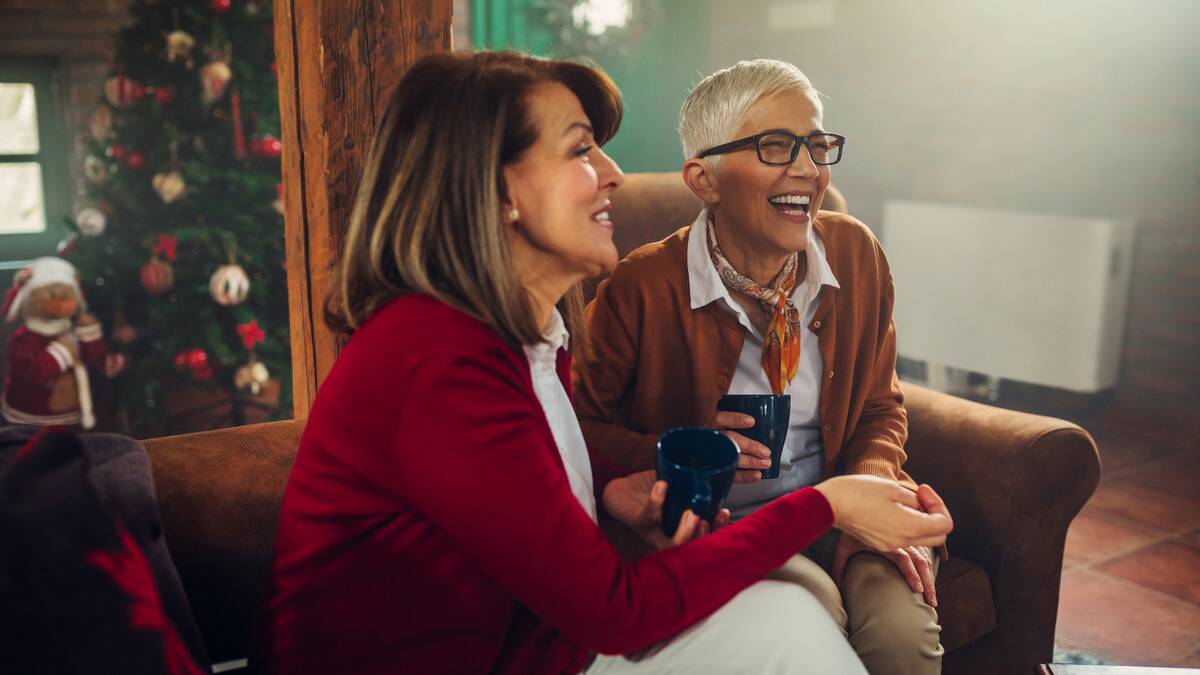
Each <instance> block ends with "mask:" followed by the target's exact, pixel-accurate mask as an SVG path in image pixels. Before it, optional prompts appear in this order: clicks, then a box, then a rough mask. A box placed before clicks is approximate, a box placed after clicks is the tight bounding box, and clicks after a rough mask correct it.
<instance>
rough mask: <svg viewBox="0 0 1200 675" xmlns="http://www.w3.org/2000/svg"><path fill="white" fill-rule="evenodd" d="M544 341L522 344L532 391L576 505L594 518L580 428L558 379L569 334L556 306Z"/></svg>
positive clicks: (588, 466) (588, 467)
mask: <svg viewBox="0 0 1200 675" xmlns="http://www.w3.org/2000/svg"><path fill="white" fill-rule="evenodd" d="M543 337H545V338H546V341H545V342H538V343H537V344H532V345H525V346H524V350H525V358H526V359H527V360H528V361H529V375H530V377H531V378H532V379H533V391H534V393H535V394H537V398H538V402H539V403H541V404H542V411H543V412H544V413H545V414H546V421H547V422H549V423H550V431H551V433H553V434H554V444H555V445H557V446H558V454H559V455H560V456H561V457H562V462H563V467H564V468H565V469H566V471H567V482H568V483H570V486H571V493H572V494H574V495H575V498H576V499H578V500H579V505H580V506H582V507H583V510H584V511H586V512H587V514H588V515H589V516H591V518H592V520H593V521H595V520H596V496H595V493H594V492H593V489H592V463H591V460H590V459H589V458H588V451H587V443H586V442H584V440H583V431H582V430H581V429H580V428H579V419H578V418H577V417H576V416H575V409H574V408H573V407H571V399H570V398H568V397H567V392H566V390H565V389H563V385H562V380H560V379H558V350H559V349H566V348H567V344H568V340H569V339H570V334H569V333H567V327H566V325H565V324H564V323H563V318H562V315H561V314H559V313H558V310H557V309H555V310H554V312H553V313H552V314H551V315H550V327H549V328H548V329H547V330H546V333H545V334H544V336H543Z"/></svg>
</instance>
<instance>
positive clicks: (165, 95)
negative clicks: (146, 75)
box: [154, 87, 175, 105]
mask: <svg viewBox="0 0 1200 675" xmlns="http://www.w3.org/2000/svg"><path fill="white" fill-rule="evenodd" d="M154 100H155V101H158V103H159V105H167V104H169V103H170V102H171V101H174V100H175V92H174V91H173V90H172V89H171V88H170V87H158V88H156V89H155V90H154Z"/></svg>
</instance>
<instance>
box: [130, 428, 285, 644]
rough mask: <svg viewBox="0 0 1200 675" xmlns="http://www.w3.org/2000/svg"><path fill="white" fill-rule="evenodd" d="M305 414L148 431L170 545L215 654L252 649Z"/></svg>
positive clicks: (208, 642) (165, 528)
mask: <svg viewBox="0 0 1200 675" xmlns="http://www.w3.org/2000/svg"><path fill="white" fill-rule="evenodd" d="M303 430H304V423H303V422H296V421H290V420H289V421H284V422H271V423H268V424H254V425H250V426H244V427H234V428H231V429H218V430H216V431H205V432H201V433H196V434H185V435H182V436H167V437H164V438H156V439H152V440H148V441H144V445H145V446H146V451H147V453H148V454H149V455H150V464H151V467H152V469H153V471H154V483H155V491H156V493H157V495H158V504H159V510H160V512H161V513H162V521H163V531H164V534H165V535H166V539H167V546H168V547H169V548H170V550H171V556H172V557H173V558H174V560H175V567H176V569H178V570H179V577H180V579H181V580H182V581H183V587H184V590H185V591H186V592H187V595H188V600H189V602H190V603H191V605H192V612H193V614H195V617H196V624H197V625H198V626H199V628H200V633H201V635H203V637H204V641H205V645H206V646H207V647H208V653H209V658H211V659H212V661H213V663H220V662H222V661H228V660H232V659H240V658H245V657H247V656H248V655H249V654H250V649H251V639H252V629H253V624H254V617H255V614H256V613H257V611H258V607H259V605H260V604H261V601H262V598H263V593H264V591H265V590H266V581H267V576H268V574H269V573H270V568H271V559H272V555H273V552H274V549H275V533H276V530H277V529H278V527H279V511H280V508H281V506H282V503H283V488H284V486H285V485H286V484H287V478H288V474H289V473H290V472H291V469H292V463H293V462H294V461H295V458H296V448H297V447H298V446H299V444H300V434H301V432H303Z"/></svg>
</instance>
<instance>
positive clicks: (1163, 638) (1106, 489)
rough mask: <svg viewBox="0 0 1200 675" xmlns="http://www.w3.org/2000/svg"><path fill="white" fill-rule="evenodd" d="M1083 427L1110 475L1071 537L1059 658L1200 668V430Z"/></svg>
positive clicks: (1060, 614)
mask: <svg viewBox="0 0 1200 675" xmlns="http://www.w3.org/2000/svg"><path fill="white" fill-rule="evenodd" d="M1083 427H1084V428H1086V429H1088V431H1090V432H1091V433H1092V435H1093V436H1094V437H1095V438H1096V443H1097V445H1098V446H1099V448H1100V457H1101V461H1102V462H1103V464H1104V477H1103V479H1102V480H1101V484H1100V487H1099V488H1098V489H1097V490H1096V494H1095V495H1094V496H1093V497H1092V499H1091V501H1089V502H1088V504H1087V505H1086V506H1085V507H1084V509H1083V512H1082V513H1080V514H1079V516H1078V517H1077V518H1076V519H1075V522H1074V523H1073V524H1072V525H1071V529H1070V531H1069V533H1068V534H1067V548H1066V557H1065V562H1064V565H1063V579H1062V593H1061V596H1060V601H1059V609H1058V634H1057V636H1056V645H1055V646H1056V652H1057V655H1056V660H1059V658H1058V656H1063V655H1068V654H1069V655H1070V657H1071V658H1072V659H1075V660H1082V661H1084V662H1092V663H1112V664H1120V665H1137V666H1178V667H1192V668H1196V667H1200V433H1198V434H1197V437H1196V438H1189V439H1171V438H1155V437H1152V436H1151V435H1149V434H1143V433H1139V432H1138V431H1137V430H1131V429H1128V428H1117V427H1114V426H1112V425H1110V424H1105V423H1104V422H1102V421H1096V422H1093V423H1089V422H1087V421H1085V422H1084V423H1083Z"/></svg>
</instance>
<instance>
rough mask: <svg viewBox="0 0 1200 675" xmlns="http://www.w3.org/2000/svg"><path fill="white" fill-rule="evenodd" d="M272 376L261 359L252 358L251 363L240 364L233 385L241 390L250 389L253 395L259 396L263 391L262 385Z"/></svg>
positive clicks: (234, 375)
mask: <svg viewBox="0 0 1200 675" xmlns="http://www.w3.org/2000/svg"><path fill="white" fill-rule="evenodd" d="M270 378H271V374H270V373H269V372H268V371H267V367H266V366H264V365H263V364H262V362H261V361H256V360H254V358H253V357H251V359H250V363H247V364H246V365H244V366H240V367H239V368H238V369H237V370H236V371H235V372H234V374H233V386H234V387H236V388H237V389H239V390H241V391H249V392H250V393H251V394H252V395H254V396H258V395H259V394H260V393H262V386H263V385H264V384H266V383H267V380H269V379H270Z"/></svg>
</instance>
